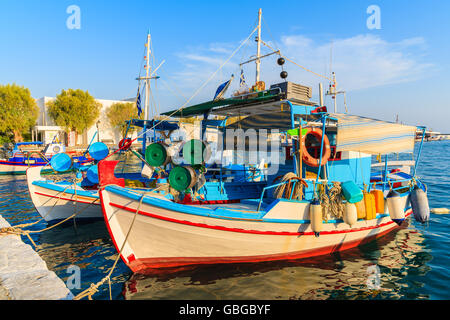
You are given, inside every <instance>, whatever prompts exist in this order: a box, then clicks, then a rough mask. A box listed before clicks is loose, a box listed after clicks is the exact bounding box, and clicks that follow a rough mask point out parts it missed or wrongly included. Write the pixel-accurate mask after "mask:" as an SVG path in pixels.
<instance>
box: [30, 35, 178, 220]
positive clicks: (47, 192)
mask: <svg viewBox="0 0 450 320" xmlns="http://www.w3.org/2000/svg"><path fill="white" fill-rule="evenodd" d="M146 46H147V48H149V47H150V35H149V34H148V37H147V43H146ZM145 58H146V65H149V63H150V60H151V59H150V56H149V55H148V54H147V56H146V57H145ZM147 72H148V70H147ZM156 78H157V77H156V76H154V75H153V74H147V76H145V77H139V78H138V80H139V89H138V97H137V99H136V104H137V107H138V111H141V107H140V92H139V91H140V87H141V85H140V82H141V81H145V82H146V83H147V85H146V88H145V91H146V94H145V97H146V99H145V104H144V108H145V110H146V111H145V114H146V116H147V111H148V110H149V109H150V108H149V103H150V102H149V101H150V94H151V93H150V83H149V81H150V80H151V79H156ZM126 124H127V127H126V132H125V137H127V135H128V133H129V132H131V131H132V130H131V129H132V128H140V129H141V131H142V133H141V134H139V135H138V137H137V138H136V139H134V140H132V139H131V138H124V139H122V140H121V141H120V142H119V145H118V149H117V150H116V152H114V153H111V154H110V152H109V150H108V147H107V146H106V145H105V144H104V143H102V142H95V143H92V142H93V139H94V137H95V136H96V134H97V133H96V134H95V135H94V136H93V138H92V141H91V142H90V144H89V146H88V148H87V150H86V152H85V153H84V155H83V156H85V155H87V156H88V157H89V159H91V160H92V161H91V162H90V163H89V164H85V163H80V162H77V161H74V159H75V158H74V157H70V156H68V155H67V154H66V153H64V149H63V148H61V152H60V157H58V158H56V157H54V158H50V160H49V161H48V162H45V163H43V165H45V164H48V165H47V166H46V167H42V166H39V167H37V166H36V167H34V166H33V167H29V168H28V170H27V171H26V175H27V184H28V190H29V193H30V197H31V200H32V202H33V204H34V206H35V208H36V211H37V212H38V213H39V214H40V216H41V217H42V218H43V219H44V220H45V221H47V222H48V223H52V224H53V223H58V222H60V221H62V220H66V219H68V218H70V217H71V216H73V215H75V216H76V219H77V220H83V221H91V220H97V219H103V215H102V210H101V208H100V199H99V194H98V186H99V185H98V168H97V164H98V162H99V161H100V160H103V159H105V158H106V157H109V156H112V158H114V159H119V160H118V161H119V162H120V163H121V165H119V166H117V167H116V172H115V174H116V175H117V176H119V177H122V178H123V179H125V180H126V181H127V185H130V186H135V187H146V186H149V185H150V183H151V182H152V181H154V180H155V179H152V176H153V173H154V172H153V170H151V171H150V172H148V168H149V166H148V165H145V166H144V165H143V163H141V161H139V165H138V166H137V167H136V168H135V169H134V170H128V168H127V167H128V165H129V164H130V163H129V162H128V160H129V158H130V157H128V155H131V157H135V158H136V159H139V160H141V159H142V160H143V157H144V156H143V154H142V153H141V151H140V150H134V149H135V148H134V147H133V146H132V143H133V142H134V141H135V140H137V139H138V138H140V139H141V142H142V150H145V149H146V144H149V143H152V142H157V141H163V140H164V139H165V137H164V136H161V135H160V134H159V133H160V132H166V131H169V132H173V131H174V130H177V129H179V126H178V124H177V123H176V122H173V121H172V122H169V121H162V122H160V121H154V120H142V119H130V120H128V121H126ZM169 140H170V139H169ZM144 162H145V160H144ZM136 169H137V170H136ZM67 170H73V171H76V178H75V179H74V178H71V179H65V180H62V181H55V180H54V179H45V178H43V177H42V176H41V173H43V172H48V171H54V172H65V171H67ZM142 173H143V174H144V175H143V174H142ZM128 182H130V183H128Z"/></svg>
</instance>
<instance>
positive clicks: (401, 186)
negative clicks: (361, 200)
mask: <svg viewBox="0 0 450 320" xmlns="http://www.w3.org/2000/svg"><path fill="white" fill-rule="evenodd" d="M412 180H413V179H412V178H410V179H399V180H394V179H389V178H388V179H387V180H385V181H377V182H373V183H371V185H370V186H369V191H371V190H372V189H373V188H372V186H374V185H380V186H383V191H385V190H386V187H388V189H389V190H391V189H392V190H394V191H396V190H400V189H404V188H405V187H407V186H405V185H400V187H393V188H391V187H390V186H389V185H390V184H391V185H392V186H394V185H396V184H398V183H400V184H402V183H403V182H408V183H411V182H412Z"/></svg>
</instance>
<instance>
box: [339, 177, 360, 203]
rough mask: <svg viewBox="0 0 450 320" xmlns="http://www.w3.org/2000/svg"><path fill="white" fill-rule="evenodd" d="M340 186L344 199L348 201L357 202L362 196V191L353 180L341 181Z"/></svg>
mask: <svg viewBox="0 0 450 320" xmlns="http://www.w3.org/2000/svg"><path fill="white" fill-rule="evenodd" d="M341 187H342V194H343V195H344V198H345V200H347V201H348V202H350V203H357V202H359V201H361V200H362V199H363V198H364V195H363V192H362V191H361V189H360V188H359V187H358V186H357V185H356V184H355V182H353V181H346V182H343V183H342V184H341Z"/></svg>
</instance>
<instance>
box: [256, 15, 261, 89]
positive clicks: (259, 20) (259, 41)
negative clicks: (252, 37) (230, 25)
mask: <svg viewBox="0 0 450 320" xmlns="http://www.w3.org/2000/svg"><path fill="white" fill-rule="evenodd" d="M261 14H262V9H261V8H260V9H259V11H258V38H257V39H256V42H257V51H256V83H258V82H259V72H260V69H261V60H260V56H261Z"/></svg>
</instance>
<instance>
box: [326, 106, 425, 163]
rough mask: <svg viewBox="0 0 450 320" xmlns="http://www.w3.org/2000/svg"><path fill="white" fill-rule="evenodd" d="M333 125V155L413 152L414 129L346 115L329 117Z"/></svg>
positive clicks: (339, 114)
mask: <svg viewBox="0 0 450 320" xmlns="http://www.w3.org/2000/svg"><path fill="white" fill-rule="evenodd" d="M330 116H331V117H333V118H336V119H337V120H338V123H337V128H338V130H337V151H359V152H364V153H369V154H388V153H400V152H413V150H414V140H415V136H416V130H417V128H416V127H414V126H406V125H402V124H399V123H393V122H386V121H381V120H375V119H371V118H365V117H360V116H354V115H348V114H341V113H337V114H331V115H330Z"/></svg>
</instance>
